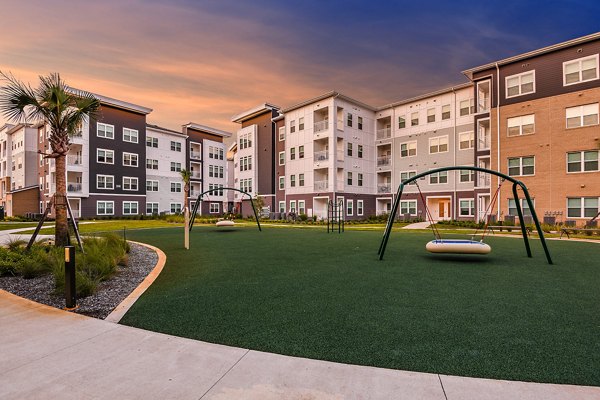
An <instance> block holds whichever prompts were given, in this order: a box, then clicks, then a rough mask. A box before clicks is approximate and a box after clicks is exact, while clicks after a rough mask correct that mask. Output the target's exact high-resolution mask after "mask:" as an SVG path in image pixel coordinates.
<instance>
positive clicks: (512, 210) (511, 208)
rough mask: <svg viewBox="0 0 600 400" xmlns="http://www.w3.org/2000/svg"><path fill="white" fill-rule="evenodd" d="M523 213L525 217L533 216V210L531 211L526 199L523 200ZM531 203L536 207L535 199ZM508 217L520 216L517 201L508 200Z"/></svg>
mask: <svg viewBox="0 0 600 400" xmlns="http://www.w3.org/2000/svg"><path fill="white" fill-rule="evenodd" d="M520 201H521V211H522V212H523V215H524V216H531V210H530V209H529V204H528V203H527V200H526V199H521V200H520ZM531 202H532V203H533V206H534V207H535V199H532V200H531ZM508 215H519V214H518V213H517V203H516V202H515V199H508Z"/></svg>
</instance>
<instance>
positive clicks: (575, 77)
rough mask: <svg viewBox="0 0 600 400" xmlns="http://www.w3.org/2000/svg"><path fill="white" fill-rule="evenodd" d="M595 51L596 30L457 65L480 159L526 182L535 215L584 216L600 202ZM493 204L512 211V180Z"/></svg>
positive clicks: (599, 42)
mask: <svg viewBox="0 0 600 400" xmlns="http://www.w3.org/2000/svg"><path fill="white" fill-rule="evenodd" d="M599 54H600V34H599V33H596V34H593V35H589V36H585V37H581V38H577V39H574V40H570V41H567V42H563V43H559V44H556V45H553V46H549V47H545V48H542V49H539V50H535V51H531V52H528V53H525V54H521V55H517V56H514V57H510V58H507V59H503V60H499V61H496V62H493V63H489V64H486V65H482V66H479V67H476V68H472V69H469V70H466V71H464V72H463V73H464V74H465V75H466V76H467V77H468V78H469V79H471V80H472V81H473V83H474V96H475V99H476V104H477V110H476V115H475V117H474V124H475V126H476V127H477V129H476V135H477V140H476V144H477V151H476V154H477V159H478V162H482V163H484V164H485V165H490V166H491V168H492V169H495V170H498V171H501V172H503V173H506V174H508V175H511V176H514V177H515V178H517V179H519V180H521V181H522V182H523V183H525V185H527V187H528V188H529V191H530V193H531V195H532V196H533V201H534V204H535V208H536V211H537V213H538V215H540V216H544V215H546V216H555V217H556V218H557V220H558V221H565V220H574V221H577V222H578V224H583V223H585V221H587V220H589V219H591V218H592V217H594V216H596V215H597V214H598V212H599V210H600V204H599V203H600V170H599V152H600V128H599V125H598V123H599V121H598V105H599V99H600V80H599V72H600V71H599ZM486 146H487V147H486ZM498 182H499V181H498V179H496V178H494V179H493V184H492V189H495V187H497V185H498ZM520 201H523V200H520ZM522 205H523V207H524V208H525V210H524V211H525V213H526V214H529V210H528V208H527V204H526V203H525V202H523V203H522ZM496 211H497V214H498V216H499V217H503V216H506V215H516V203H515V199H514V196H513V194H512V190H511V186H509V185H503V186H502V189H501V192H500V195H499V202H498V209H497V210H496Z"/></svg>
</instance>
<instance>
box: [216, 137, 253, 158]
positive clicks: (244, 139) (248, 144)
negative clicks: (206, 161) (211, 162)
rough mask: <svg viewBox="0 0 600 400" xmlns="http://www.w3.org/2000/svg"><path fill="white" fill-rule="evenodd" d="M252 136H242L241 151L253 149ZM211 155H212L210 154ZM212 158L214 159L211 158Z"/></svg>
mask: <svg viewBox="0 0 600 400" xmlns="http://www.w3.org/2000/svg"><path fill="white" fill-rule="evenodd" d="M251 138H252V134H251V133H246V134H244V135H241V136H240V150H241V149H247V148H249V147H252V139H251ZM209 155H210V153H209ZM211 158H212V157H211Z"/></svg>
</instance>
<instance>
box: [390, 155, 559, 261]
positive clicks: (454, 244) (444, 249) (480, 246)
mask: <svg viewBox="0 0 600 400" xmlns="http://www.w3.org/2000/svg"><path fill="white" fill-rule="evenodd" d="M457 170H468V171H476V172H483V173H487V174H491V175H495V176H498V177H499V178H501V181H500V183H499V184H498V188H497V189H496V192H495V193H494V196H493V198H492V200H491V201H490V204H489V205H488V207H487V209H486V211H485V214H484V217H485V223H484V227H483V231H482V233H481V239H480V240H475V237H476V235H477V233H478V231H479V230H477V231H476V232H475V233H474V234H473V235H472V236H471V239H443V238H442V236H441V235H440V232H439V230H438V229H437V227H436V226H435V221H434V220H433V217H432V216H431V213H430V212H429V208H428V207H427V202H426V200H425V196H423V193H422V192H421V188H420V187H419V183H418V180H419V179H421V178H424V177H426V176H428V175H431V174H435V173H439V172H445V171H457ZM505 181H509V182H512V184H513V185H512V192H513V196H514V198H515V203H516V208H517V214H518V216H519V222H520V227H521V233H522V235H523V242H524V244H525V250H526V252H527V257H532V255H531V248H530V246H529V238H528V237H527V228H526V227H525V224H524V223H523V210H522V209H521V204H520V202H519V201H518V199H519V196H518V188H519V187H520V188H521V189H522V191H523V194H524V195H525V200H526V201H527V205H528V206H529V210H530V211H531V217H532V218H533V221H534V223H535V226H536V229H537V232H538V234H539V238H540V242H541V243H542V247H543V248H544V252H545V254H546V260H547V261H548V264H552V258H551V257H550V252H549V250H548V246H547V245H546V239H545V238H544V232H543V231H542V228H541V226H540V221H539V220H538V218H537V215H536V212H535V209H534V207H533V202H532V201H531V197H530V196H529V191H528V190H527V187H526V186H525V184H524V183H523V182H521V181H518V180H516V179H514V178H513V177H511V176H508V175H505V174H503V173H501V172H498V171H493V170H490V169H486V168H481V167H470V166H455V167H444V168H437V169H433V170H430V171H426V172H423V173H421V174H418V175H415V176H413V177H412V178H409V179H407V180H405V181H403V182H402V183H401V184H400V186H399V187H398V192H397V194H396V198H395V200H394V204H393V206H392V210H391V213H390V216H389V218H388V222H387V225H386V228H385V232H384V234H383V238H382V240H381V244H380V245H379V252H378V255H379V259H380V260H382V259H383V255H384V253H385V249H386V246H387V242H388V240H389V237H390V234H391V231H392V227H393V225H394V220H395V218H396V213H397V211H398V206H399V204H400V199H401V197H402V192H403V191H404V186H406V185H408V184H411V183H413V182H414V183H415V185H416V187H417V190H418V191H419V196H420V198H421V201H422V202H423V205H424V207H425V211H426V214H427V219H428V220H429V222H430V226H431V229H432V231H433V235H434V237H435V239H434V240H432V241H430V242H429V243H427V245H426V249H427V250H428V251H430V252H432V253H453V254H488V253H490V252H491V250H492V249H491V247H490V245H488V244H487V243H484V239H485V235H486V233H487V231H488V224H489V219H490V218H489V215H488V214H489V212H490V211H491V210H493V207H494V205H495V204H496V201H497V199H498V195H499V193H500V188H501V187H502V184H503V183H504V182H505Z"/></svg>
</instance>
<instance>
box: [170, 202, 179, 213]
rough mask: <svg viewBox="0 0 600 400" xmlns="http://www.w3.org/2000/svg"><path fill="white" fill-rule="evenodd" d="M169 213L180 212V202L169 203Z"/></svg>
mask: <svg viewBox="0 0 600 400" xmlns="http://www.w3.org/2000/svg"><path fill="white" fill-rule="evenodd" d="M170 206H171V214H181V203H171V204H170Z"/></svg>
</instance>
